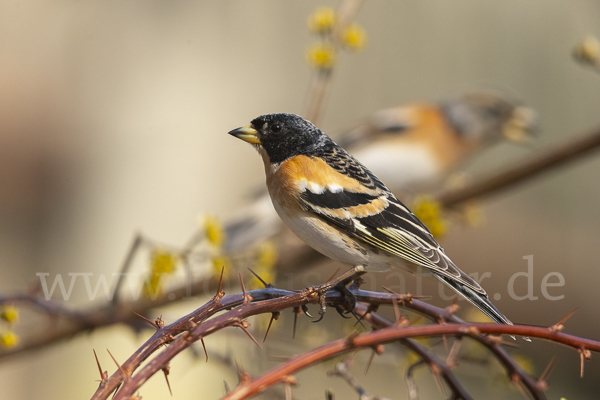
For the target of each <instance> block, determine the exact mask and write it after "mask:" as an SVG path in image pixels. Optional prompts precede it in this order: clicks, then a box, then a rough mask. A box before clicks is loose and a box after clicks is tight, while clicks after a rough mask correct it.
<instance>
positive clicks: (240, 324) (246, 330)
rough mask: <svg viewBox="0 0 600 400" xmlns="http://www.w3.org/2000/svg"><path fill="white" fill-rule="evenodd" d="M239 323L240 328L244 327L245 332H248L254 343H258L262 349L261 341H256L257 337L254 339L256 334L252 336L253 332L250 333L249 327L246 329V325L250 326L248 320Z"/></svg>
mask: <svg viewBox="0 0 600 400" xmlns="http://www.w3.org/2000/svg"><path fill="white" fill-rule="evenodd" d="M237 325H238V326H239V327H240V328H242V330H243V331H244V332H246V335H248V337H249V338H250V339H252V341H253V342H254V344H255V345H257V346H258V348H259V349H261V350H262V347H261V345H260V343H258V342H257V341H256V339H254V336H252V334H251V333H250V331H249V330H248V329H246V327H247V326H248V323H247V322H245V321H242V322H241V323H239V324H237Z"/></svg>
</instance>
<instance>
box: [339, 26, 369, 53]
mask: <svg viewBox="0 0 600 400" xmlns="http://www.w3.org/2000/svg"><path fill="white" fill-rule="evenodd" d="M341 39H342V43H343V44H344V46H346V47H347V48H349V49H350V50H354V51H360V50H362V49H363V48H364V47H365V45H366V44H367V34H366V33H365V30H364V29H363V28H362V27H361V26H360V25H358V24H351V25H348V26H347V27H345V28H344V30H343V31H342V37H341Z"/></svg>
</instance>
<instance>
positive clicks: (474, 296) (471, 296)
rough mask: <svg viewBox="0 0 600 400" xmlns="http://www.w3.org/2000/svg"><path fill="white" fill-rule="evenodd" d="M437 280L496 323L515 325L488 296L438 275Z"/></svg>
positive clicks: (527, 339)
mask: <svg viewBox="0 0 600 400" xmlns="http://www.w3.org/2000/svg"><path fill="white" fill-rule="evenodd" d="M436 278H438V279H439V280H440V281H441V282H442V283H444V284H445V285H447V286H449V287H450V288H452V289H453V290H454V291H456V292H457V293H458V294H460V295H461V296H462V297H464V298H465V299H467V300H468V301H469V302H470V303H471V304H473V305H474V306H475V307H477V308H478V309H479V310H480V311H481V312H482V313H484V314H485V315H487V316H488V317H489V318H490V319H491V320H492V321H494V322H495V323H497V324H506V325H513V323H512V322H511V321H510V320H509V319H508V318H506V316H505V315H504V314H502V313H501V312H500V310H498V309H497V308H496V306H495V305H493V304H492V302H491V301H490V300H489V299H488V297H487V295H485V294H481V293H478V292H476V291H474V290H473V289H471V288H470V287H468V286H466V285H464V284H462V283H460V282H457V281H455V280H452V279H450V278H448V277H445V276H441V275H436ZM509 336H510V337H511V338H513V339H514V338H515V337H514V336H513V335H509ZM523 339H525V340H526V341H528V342H530V341H531V340H530V339H529V338H527V337H523Z"/></svg>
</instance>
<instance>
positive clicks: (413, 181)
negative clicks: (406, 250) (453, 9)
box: [226, 92, 537, 250]
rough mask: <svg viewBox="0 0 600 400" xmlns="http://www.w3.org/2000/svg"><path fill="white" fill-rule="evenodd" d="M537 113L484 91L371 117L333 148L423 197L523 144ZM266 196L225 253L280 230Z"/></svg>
mask: <svg viewBox="0 0 600 400" xmlns="http://www.w3.org/2000/svg"><path fill="white" fill-rule="evenodd" d="M536 120H537V117H536V113H535V111H534V110H532V109H530V108H528V107H524V106H522V105H520V104H518V103H517V102H515V101H512V100H509V99H506V98H504V97H502V96H500V95H497V94H494V93H489V92H473V93H467V94H465V95H462V96H459V97H456V98H452V99H449V100H445V101H441V102H439V103H415V104H409V105H403V106H398V107H392V108H388V109H384V110H380V111H378V112H376V113H374V114H373V115H372V116H371V117H370V118H368V119H367V120H366V121H364V122H363V123H360V124H358V125H356V126H355V127H353V128H352V129H350V130H348V131H346V132H344V133H342V134H341V135H340V136H338V137H337V139H336V142H337V143H338V144H339V145H340V146H342V147H344V148H346V149H348V151H349V152H350V153H351V154H352V155H353V156H354V157H355V158H356V159H358V160H359V161H360V162H361V163H363V164H365V165H368V166H369V168H370V169H371V171H372V172H373V173H375V174H376V175H377V176H378V177H379V178H380V179H381V180H382V181H383V182H384V183H385V184H386V185H387V186H389V187H390V188H391V189H392V190H395V191H398V192H412V193H414V192H416V191H428V190H431V189H433V188H435V187H436V185H440V184H442V183H443V181H444V179H445V178H448V176H449V175H450V174H451V173H452V172H454V171H456V169H457V168H458V167H459V166H461V165H462V164H464V163H465V162H466V161H467V160H468V159H469V158H471V157H472V156H473V155H475V154H476V153H478V152H480V151H482V150H484V149H486V148H488V147H490V146H491V145H494V144H497V143H500V142H501V141H502V140H509V141H512V142H516V143H526V142H527V141H528V140H529V139H530V138H531V135H532V133H533V132H534V131H535V128H536V122H537V121H536ZM282 226H283V225H282V223H281V220H280V219H279V218H278V217H277V214H276V213H275V210H274V209H273V206H272V204H271V200H270V198H269V195H268V194H267V193H266V191H264V192H261V194H260V195H259V197H258V198H257V199H256V200H255V201H254V202H253V203H252V204H251V205H249V206H248V207H245V208H244V209H243V210H241V211H240V213H239V214H238V215H236V216H234V217H233V218H232V220H231V222H230V223H229V224H228V225H227V237H228V240H227V245H226V248H227V249H228V250H240V249H243V248H246V247H249V246H251V245H253V244H256V243H259V242H261V241H264V240H267V239H269V238H270V237H272V236H274V235H275V234H277V233H278V232H279V231H280V229H281V227H282Z"/></svg>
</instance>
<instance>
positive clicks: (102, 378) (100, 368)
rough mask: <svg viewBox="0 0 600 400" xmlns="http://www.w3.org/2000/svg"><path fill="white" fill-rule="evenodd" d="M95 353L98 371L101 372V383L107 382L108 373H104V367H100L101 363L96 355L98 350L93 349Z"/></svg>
mask: <svg viewBox="0 0 600 400" xmlns="http://www.w3.org/2000/svg"><path fill="white" fill-rule="evenodd" d="M92 350H93V351H94V357H95V358H96V365H97V366H98V371H99V372H100V379H101V381H105V380H106V379H108V372H107V371H104V372H102V367H101V366H100V361H98V355H97V354H96V350H94V349H92Z"/></svg>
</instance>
